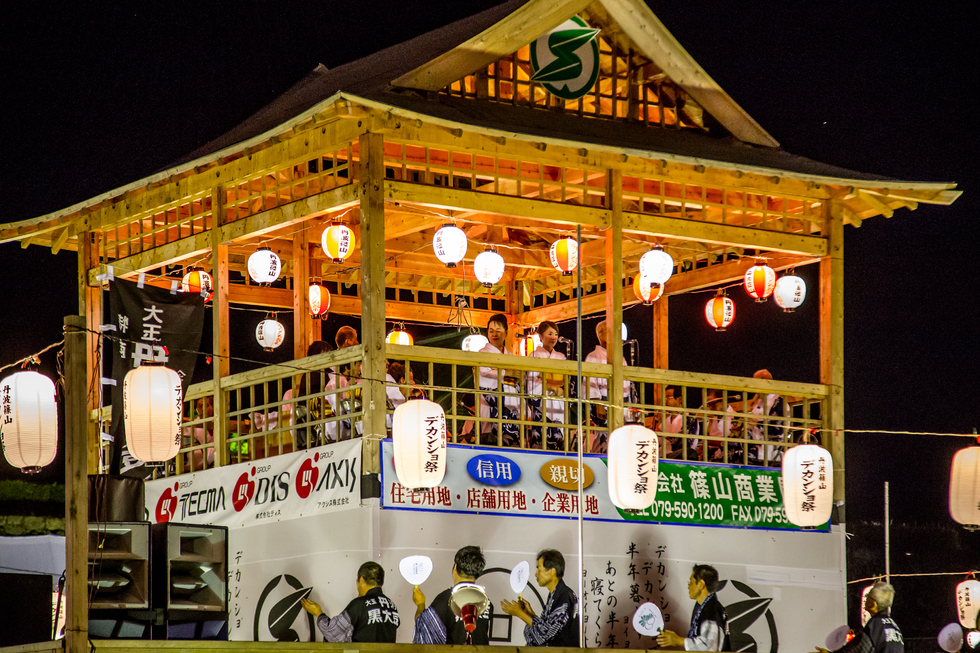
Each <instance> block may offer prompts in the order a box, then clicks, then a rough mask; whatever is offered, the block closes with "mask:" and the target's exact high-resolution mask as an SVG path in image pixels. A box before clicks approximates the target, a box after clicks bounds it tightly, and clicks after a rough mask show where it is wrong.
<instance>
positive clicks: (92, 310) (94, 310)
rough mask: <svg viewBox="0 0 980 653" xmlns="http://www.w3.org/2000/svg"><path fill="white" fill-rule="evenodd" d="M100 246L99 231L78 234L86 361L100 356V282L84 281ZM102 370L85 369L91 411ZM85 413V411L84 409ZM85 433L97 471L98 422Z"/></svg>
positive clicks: (90, 467) (90, 465) (89, 457)
mask: <svg viewBox="0 0 980 653" xmlns="http://www.w3.org/2000/svg"><path fill="white" fill-rule="evenodd" d="M101 246H102V234H101V233H99V232H97V231H86V232H83V233H82V234H80V235H79V249H78V268H77V269H78V276H77V277H76V283H78V314H79V315H80V316H82V317H83V318H85V324H86V325H88V329H89V331H88V333H87V334H86V340H85V342H86V356H87V357H88V360H90V361H95V360H98V355H99V329H100V327H101V326H102V283H101V282H99V284H98V285H97V286H88V285H86V284H85V283H84V281H83V280H84V279H85V271H86V270H88V269H90V268H93V267H97V266H98V263H99V257H100V250H101ZM101 377H102V372H101V370H99V368H98V366H96V365H91V366H89V367H88V368H87V378H86V385H85V387H86V388H89V389H90V390H91V391H90V392H89V393H87V394H86V397H87V410H93V409H95V408H97V407H98V405H99V400H98V397H99V393H98V392H95V390H96V389H97V388H98V387H99V384H100V383H102V378H101ZM86 414H88V413H87V412H86ZM87 428H88V435H87V442H88V449H87V451H88V454H87V458H86V461H87V469H88V473H89V474H98V473H99V472H101V471H102V470H100V469H99V459H100V455H99V454H100V451H101V447H102V436H101V430H102V429H101V424H99V423H98V422H90V423H88V425H87Z"/></svg>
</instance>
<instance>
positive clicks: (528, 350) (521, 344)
mask: <svg viewBox="0 0 980 653" xmlns="http://www.w3.org/2000/svg"><path fill="white" fill-rule="evenodd" d="M540 346H541V336H539V335H538V334H536V333H529V334H527V335H526V336H524V337H523V338H519V339H518V340H517V353H518V354H520V355H521V356H533V355H534V351H535V350H536V349H537V348H538V347H540Z"/></svg>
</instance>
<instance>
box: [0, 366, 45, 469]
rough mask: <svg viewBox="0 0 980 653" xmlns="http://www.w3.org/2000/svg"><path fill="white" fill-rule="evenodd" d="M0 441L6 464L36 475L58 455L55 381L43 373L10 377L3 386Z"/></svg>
mask: <svg viewBox="0 0 980 653" xmlns="http://www.w3.org/2000/svg"><path fill="white" fill-rule="evenodd" d="M0 406H2V409H0V410H2V412H0V442H2V443H3V455H4V457H5V458H6V459H7V462H8V463H10V464H11V465H13V466H14V467H17V468H19V469H20V471H22V472H24V473H25V474H36V473H37V472H39V471H41V468H42V467H44V466H45V465H48V464H50V463H51V462H53V461H54V458H55V456H56V455H57V453H58V405H57V402H56V401H55V390H54V382H52V381H51V379H49V378H48V377H46V376H44V375H43V374H41V373H40V372H34V371H28V372H17V373H16V374H11V375H10V376H8V377H7V378H5V379H4V380H3V383H0Z"/></svg>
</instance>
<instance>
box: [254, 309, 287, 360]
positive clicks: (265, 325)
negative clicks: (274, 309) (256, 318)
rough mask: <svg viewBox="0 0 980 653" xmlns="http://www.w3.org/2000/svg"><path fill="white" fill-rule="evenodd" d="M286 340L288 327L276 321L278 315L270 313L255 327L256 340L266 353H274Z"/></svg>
mask: <svg viewBox="0 0 980 653" xmlns="http://www.w3.org/2000/svg"><path fill="white" fill-rule="evenodd" d="M285 338H286V327H284V326H283V325H282V323H281V322H279V321H278V320H276V314H275V313H270V314H269V316H268V317H266V319H264V320H262V321H261V322H259V324H258V326H256V327H255V339H256V340H257V341H258V343H259V344H260V345H261V346H262V349H263V350H265V351H273V350H274V349H275V348H276V347H278V346H279V345H281V344H282V341H283V340H285Z"/></svg>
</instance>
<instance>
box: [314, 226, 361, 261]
mask: <svg viewBox="0 0 980 653" xmlns="http://www.w3.org/2000/svg"><path fill="white" fill-rule="evenodd" d="M355 244H356V239H355V238H354V231H353V230H352V229H351V228H350V227H348V226H347V225H345V224H344V223H343V222H339V221H338V222H333V223H331V224H330V226H329V227H327V228H326V229H324V230H323V233H322V234H321V235H320V247H322V248H323V253H324V254H326V255H327V258H329V259H330V260H331V261H333V262H334V263H343V262H344V261H345V260H346V259H347V258H348V257H349V256H350V255H351V254H353V253H354V245H355Z"/></svg>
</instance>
